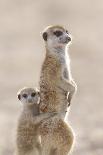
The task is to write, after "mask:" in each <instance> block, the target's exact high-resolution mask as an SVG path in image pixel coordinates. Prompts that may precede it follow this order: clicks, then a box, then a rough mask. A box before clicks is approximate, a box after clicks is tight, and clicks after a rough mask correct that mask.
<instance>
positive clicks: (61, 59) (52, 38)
mask: <svg viewBox="0 0 103 155" xmlns="http://www.w3.org/2000/svg"><path fill="white" fill-rule="evenodd" d="M43 39H44V41H45V48H46V57H45V60H44V63H43V65H42V69H41V77H40V100H41V103H40V109H41V112H46V111H48V112H51V111H57V112H60V113H61V114H62V116H63V117H65V111H67V106H68V104H67V94H68V92H69V95H68V101H69V104H70V102H71V99H72V96H73V94H74V93H75V92H76V89H77V86H76V84H75V82H74V80H73V78H72V75H71V70H70V59H69V55H68V46H69V43H70V42H71V36H70V34H69V33H68V31H67V30H66V29H65V28H63V27H62V26H49V27H47V28H46V29H45V30H44V31H43Z"/></svg>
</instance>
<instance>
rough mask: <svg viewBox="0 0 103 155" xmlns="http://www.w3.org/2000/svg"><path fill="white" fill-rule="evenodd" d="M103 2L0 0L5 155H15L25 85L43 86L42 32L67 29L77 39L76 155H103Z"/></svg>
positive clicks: (0, 135) (0, 116)
mask: <svg viewBox="0 0 103 155" xmlns="http://www.w3.org/2000/svg"><path fill="white" fill-rule="evenodd" d="M102 15H103V1H102V0H99V1H98V0H95V1H94V0H86V1H83V0H77V1H75V0H72V1H70V0H63V1H59V0H55V1H49V0H44V1H42V0H41V1H40V0H38V1H36V0H29V1H28V0H25V1H24V0H9V1H8V0H0V155H12V154H13V151H14V138H15V127H16V122H17V117H18V115H19V111H20V109H21V105H20V103H19V102H18V100H17V97H16V94H17V91H18V90H19V88H22V87H23V86H32V87H33V86H38V81H39V73H40V68H41V64H42V61H43V58H44V54H45V53H44V44H43V41H42V37H41V33H40V32H41V31H42V30H43V29H44V27H45V26H47V25H50V24H62V25H64V26H66V27H67V29H68V30H70V32H71V34H72V35H73V44H72V45H71V48H70V51H69V53H70V56H71V60H72V61H71V68H72V73H73V77H74V79H75V81H76V82H77V85H78V92H77V94H76V96H75V98H74V99H73V101H72V106H71V110H70V114H69V116H68V122H69V123H70V124H71V126H72V128H73V130H74V132H75V135H76V142H75V145H74V150H73V153H72V155H103V99H102V97H103V69H102V67H103V31H102V28H103V17H102Z"/></svg>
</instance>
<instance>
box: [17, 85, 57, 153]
mask: <svg viewBox="0 0 103 155" xmlns="http://www.w3.org/2000/svg"><path fill="white" fill-rule="evenodd" d="M18 99H19V100H20V101H21V102H22V104H23V109H22V112H21V115H20V118H19V121H18V127H17V137H16V155H34V154H35V155H37V154H38V153H39V155H41V154H42V150H41V149H42V146H41V141H40V137H39V132H38V126H39V124H40V122H41V121H42V120H43V119H46V118H49V117H50V116H53V115H54V114H53V113H45V114H40V113H39V101H40V95H39V91H38V90H37V89H33V88H23V89H21V90H20V91H19V92H18Z"/></svg>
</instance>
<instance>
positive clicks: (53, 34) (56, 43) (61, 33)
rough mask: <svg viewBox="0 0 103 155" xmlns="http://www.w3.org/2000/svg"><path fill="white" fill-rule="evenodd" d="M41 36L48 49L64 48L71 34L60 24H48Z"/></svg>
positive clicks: (69, 40)
mask: <svg viewBox="0 0 103 155" xmlns="http://www.w3.org/2000/svg"><path fill="white" fill-rule="evenodd" d="M42 36H43V39H44V41H45V44H46V47H47V48H48V49H58V48H63V47H64V48H65V47H66V46H67V45H68V44H69V43H70V42H71V35H70V34H69V32H68V31H67V30H66V29H65V28H64V27H62V26H48V27H47V28H46V29H45V30H44V31H43V33H42Z"/></svg>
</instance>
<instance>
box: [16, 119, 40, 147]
mask: <svg viewBox="0 0 103 155" xmlns="http://www.w3.org/2000/svg"><path fill="white" fill-rule="evenodd" d="M36 130H37V129H36V126H35V125H34V124H31V123H29V122H22V124H19V127H18V130H17V132H18V137H17V144H18V148H20V149H21V148H22V149H23V150H31V149H33V146H34V144H35V141H37V139H38V136H37V135H35V133H37V132H36Z"/></svg>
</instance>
